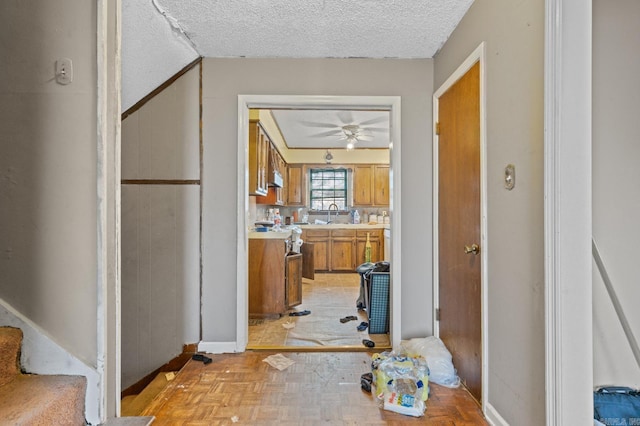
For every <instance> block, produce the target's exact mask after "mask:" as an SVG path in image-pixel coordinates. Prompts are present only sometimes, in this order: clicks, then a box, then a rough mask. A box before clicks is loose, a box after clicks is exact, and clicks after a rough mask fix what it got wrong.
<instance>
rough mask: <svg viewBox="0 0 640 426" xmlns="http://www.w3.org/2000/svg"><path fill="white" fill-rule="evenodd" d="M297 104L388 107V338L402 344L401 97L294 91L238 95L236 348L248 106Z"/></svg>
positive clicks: (240, 337)
mask: <svg viewBox="0 0 640 426" xmlns="http://www.w3.org/2000/svg"><path fill="white" fill-rule="evenodd" d="M250 108H259V109H272V108H298V109H371V110H381V111H389V112H390V115H391V120H390V136H391V148H390V168H389V186H390V191H389V192H390V194H389V195H390V197H389V208H390V210H391V212H392V214H391V229H392V232H391V261H392V262H391V265H392V268H391V289H390V298H391V300H390V316H391V318H390V320H391V328H390V334H391V336H390V337H391V343H392V345H393V346H394V347H397V346H398V345H399V344H400V336H401V334H400V330H401V329H402V327H401V316H400V307H401V303H400V302H401V300H400V297H401V271H402V263H401V250H400V235H401V228H400V226H401V225H400V218H401V216H402V214H401V200H400V189H401V187H400V183H401V178H400V145H401V144H400V123H401V121H400V97H399V96H296V95H238V203H237V205H238V211H237V214H238V218H239V220H238V229H237V235H238V241H237V247H238V248H237V256H236V259H237V265H236V268H237V274H238V285H237V318H236V327H237V329H236V351H237V352H243V351H244V350H245V349H246V347H247V341H248V327H249V321H248V320H249V304H248V294H249V291H248V289H249V280H248V275H247V265H248V239H247V232H248V229H249V226H250V224H249V222H248V218H249V197H248V193H249V184H248V171H247V164H248V158H249V150H248V143H249V109H250Z"/></svg>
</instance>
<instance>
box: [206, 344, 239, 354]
mask: <svg viewBox="0 0 640 426" xmlns="http://www.w3.org/2000/svg"><path fill="white" fill-rule="evenodd" d="M198 352H204V353H208V354H230V353H236V352H240V351H239V350H238V344H237V343H236V342H200V343H198Z"/></svg>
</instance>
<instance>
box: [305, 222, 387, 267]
mask: <svg viewBox="0 0 640 426" xmlns="http://www.w3.org/2000/svg"><path fill="white" fill-rule="evenodd" d="M331 227H332V226H329V228H331ZM367 234H369V242H370V243H371V262H380V261H382V260H384V259H383V253H384V239H383V229H382V228H371V229H357V230H356V229H305V230H303V232H302V239H303V240H304V241H305V242H309V243H313V246H314V252H313V253H314V257H315V259H314V265H315V270H316V271H328V272H345V271H346V272H353V271H355V269H356V268H357V267H358V265H360V264H362V263H364V261H365V248H366V244H367Z"/></svg>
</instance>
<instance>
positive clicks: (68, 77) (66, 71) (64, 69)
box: [56, 58, 73, 84]
mask: <svg viewBox="0 0 640 426" xmlns="http://www.w3.org/2000/svg"><path fill="white" fill-rule="evenodd" d="M56 81H57V82H58V83H59V84H69V83H71V82H72V81H73V63H72V62H71V59H69V58H61V59H58V60H57V61H56Z"/></svg>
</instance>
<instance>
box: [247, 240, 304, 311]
mask: <svg viewBox="0 0 640 426" xmlns="http://www.w3.org/2000/svg"><path fill="white" fill-rule="evenodd" d="M285 250H286V246H285V242H284V240H282V239H249V316H250V317H253V318H264V317H276V316H280V315H282V314H284V313H285V312H286V311H287V309H289V308H290V307H291V306H296V305H299V304H300V303H302V254H297V255H291V256H285V255H286V252H285ZM290 258H291V259H290Z"/></svg>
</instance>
